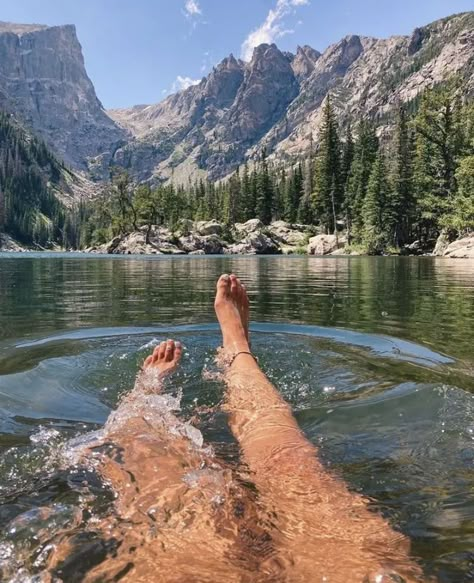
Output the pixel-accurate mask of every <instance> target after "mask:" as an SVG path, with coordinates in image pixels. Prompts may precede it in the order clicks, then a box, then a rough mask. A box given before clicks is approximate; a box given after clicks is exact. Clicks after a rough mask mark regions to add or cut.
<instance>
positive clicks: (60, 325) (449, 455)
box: [0, 256, 474, 583]
mask: <svg viewBox="0 0 474 583" xmlns="http://www.w3.org/2000/svg"><path fill="white" fill-rule="evenodd" d="M225 271H227V272H230V271H235V272H236V273H238V274H239V276H241V278H242V279H243V280H244V281H245V282H246V284H247V285H248V288H249V292H250V299H251V307H252V314H253V320H254V325H253V329H254V346H255V350H256V352H257V353H258V355H259V357H260V360H261V363H262V366H263V367H264V369H265V370H266V371H267V372H268V374H269V376H270V377H271V378H272V380H273V381H274V382H275V383H276V385H277V386H278V388H279V389H280V390H281V392H282V393H283V395H284V396H285V398H286V400H287V401H289V402H290V403H291V405H292V407H293V409H294V411H295V414H296V416H297V419H298V422H299V424H300V426H301V427H302V428H303V430H304V431H305V433H306V435H307V436H308V437H309V439H310V440H311V441H312V442H313V443H314V444H316V445H317V446H318V447H320V451H321V456H322V458H323V460H324V462H325V463H326V464H328V465H329V466H330V467H331V468H334V469H335V470H336V471H337V472H339V473H340V474H342V475H343V476H344V478H345V480H346V481H347V482H348V483H349V485H350V487H351V488H352V489H353V490H356V491H359V492H361V493H363V494H364V495H366V496H367V497H369V498H371V499H372V500H373V504H374V506H375V507H376V508H377V509H379V511H381V512H382V513H383V514H384V515H385V516H387V517H388V518H389V519H390V520H391V521H392V524H394V526H395V527H396V528H397V529H400V530H402V531H403V532H404V533H405V534H407V535H408V536H410V538H411V541H412V548H413V552H414V554H415V556H416V557H419V558H420V560H421V561H422V564H423V566H424V568H425V571H426V573H434V574H436V576H437V577H438V578H439V579H440V580H441V581H449V582H453V583H454V582H457V581H464V580H465V581H469V580H471V579H472V578H473V576H474V571H473V561H474V502H473V499H472V488H473V486H474V478H473V472H472V470H473V463H474V423H473V419H474V416H473V413H474V401H473V399H474V397H473V395H474V375H473V363H474V360H473V352H472V347H473V345H474V326H473V322H474V262H470V261H462V260H461V261H445V260H435V259H430V258H421V259H415V258H413V259H410V258H406V259H397V258H351V259H346V258H337V259H336V258H328V259H326V258H322V259H319V258H307V257H294V258H260V259H258V258H244V257H241V258H240V257H239V258H205V257H204V258H194V259H188V258H163V259H156V258H155V259H146V258H145V259H129V258H124V259H122V258H112V259H110V258H93V259H89V258H83V257H81V258H77V259H74V258H71V257H70V256H68V257H65V258H54V259H51V258H47V257H45V256H41V257H40V258H35V257H22V258H21V259H18V258H14V257H11V256H9V257H8V258H1V257H0V447H2V450H3V453H2V454H1V456H0V503H2V504H3V505H2V506H0V524H1V526H2V530H4V532H5V533H10V534H7V535H4V537H3V542H0V573H1V572H2V569H4V568H5V567H4V565H6V564H8V565H9V572H12V569H13V570H15V569H17V568H18V569H20V568H21V566H22V565H25V564H27V566H28V569H29V572H36V571H40V570H41V564H42V562H41V561H42V560H44V554H45V553H46V551H45V549H46V547H47V546H48V544H50V542H51V540H52V538H53V537H54V536H59V535H58V534H57V533H60V532H61V531H62V530H64V529H77V528H78V525H79V524H80V523H81V521H82V522H84V521H85V522H88V521H90V520H94V517H95V516H97V515H98V514H103V513H104V512H105V513H106V512H107V508H109V506H110V500H111V495H110V492H108V491H107V490H104V489H103V488H102V485H101V483H100V481H99V480H98V478H97V477H94V475H93V474H92V473H91V474H87V475H85V474H84V473H82V472H83V470H82V469H80V468H78V469H77V470H76V472H77V473H76V474H73V473H71V471H70V470H66V469H64V463H63V462H62V461H61V460H59V457H60V456H59V455H58V452H59V451H61V448H62V444H63V443H65V441H66V440H67V439H68V438H70V437H73V436H76V435H78V434H84V433H86V432H88V431H92V430H97V429H100V427H101V426H102V424H103V422H104V421H105V419H106V418H107V416H108V414H109V412H110V411H111V409H112V408H114V407H115V406H116V405H117V402H118V400H119V397H120V395H122V394H124V393H125V392H127V391H128V390H129V389H130V388H131V386H132V383H133V379H134V376H135V373H136V370H137V367H138V365H139V364H140V363H141V361H142V360H143V358H144V356H145V355H146V354H147V352H148V351H149V350H150V346H152V345H154V343H155V342H156V341H158V340H161V339H164V338H167V337H169V336H170V335H171V334H172V335H173V336H174V337H177V338H178V339H180V340H182V341H183V342H184V344H185V346H186V355H185V358H184V362H183V370H182V371H181V372H180V373H179V375H178V378H177V380H176V386H179V387H180V389H181V390H182V401H181V407H182V411H181V413H180V416H181V417H182V418H183V420H184V421H186V420H188V419H192V420H193V422H194V423H196V424H197V426H198V428H199V430H200V431H201V432H202V434H203V436H204V438H205V441H206V443H211V444H212V446H213V448H214V451H215V452H216V455H217V456H218V457H219V458H223V459H225V460H226V461H227V462H230V463H235V462H236V461H237V460H238V450H237V448H236V446H235V443H234V442H233V440H232V438H231V436H230V433H229V431H228V427H227V423H226V419H225V416H224V415H223V413H222V412H221V411H220V407H219V405H220V403H221V401H222V398H223V392H224V389H223V386H222V383H221V382H220V381H219V380H218V379H216V380H213V379H214V377H213V376H212V374H203V372H205V371H206V370H207V369H209V370H210V371H211V372H212V367H213V365H212V358H213V354H214V352H215V349H216V347H217V346H218V344H219V341H220V340H219V337H218V335H217V328H216V327H215V325H214V324H213V322H214V314H213V311H212V297H213V292H214V284H215V280H216V279H217V276H218V275H219V274H220V273H222V272H225ZM169 391H171V393H173V394H174V395H176V390H175V388H173V387H170V388H169ZM41 427H43V429H40V428H41ZM31 436H33V441H32V440H31ZM191 478H192V476H191ZM191 478H190V479H191ZM35 492H36V494H33V493H35ZM78 508H82V509H83V512H82V514H81V516H78V510H77V509H78ZM25 513H26V514H25ZM12 529H14V533H13V534H14V535H15V536H13V535H12V534H11V531H12ZM48 533H49V534H48ZM55 533H56V534H55ZM32 536H33V537H36V538H35V541H36V542H32V538H31V537H32ZM86 542H87V544H89V545H92V546H91V547H90V548H92V547H94V544H96V543H97V544H96V546H95V547H94V548H96V549H97V548H99V547H100V545H99V543H98V542H97V541H96V543H93V542H91V541H89V540H88V541H86ZM83 543H84V544H86V543H85V542H84V541H82V542H81V544H83ZM101 544H102V543H101ZM97 545H99V547H98V546H97ZM81 548H82V547H81ZM88 548H89V547H88ZM19 549H21V550H19ZM32 549H33V550H32ZM42 553H43V555H42ZM99 554H100V553H99ZM42 556H43V559H41V557H42ZM35 561H36V567H35V566H34V565H33V563H34V562H35ZM1 578H2V577H1V576H0V579H1Z"/></svg>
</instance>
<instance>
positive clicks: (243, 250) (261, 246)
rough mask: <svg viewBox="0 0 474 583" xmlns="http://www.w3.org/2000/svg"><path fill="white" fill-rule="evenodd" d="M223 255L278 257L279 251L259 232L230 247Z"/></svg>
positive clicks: (278, 248)
mask: <svg viewBox="0 0 474 583" xmlns="http://www.w3.org/2000/svg"><path fill="white" fill-rule="evenodd" d="M225 253H227V254H230V255H279V254H280V253H281V249H280V247H279V245H278V244H277V243H275V241H274V240H273V239H271V238H270V237H268V236H267V235H264V234H263V233H261V232H255V233H250V234H249V235H247V237H245V239H243V240H242V241H240V242H238V243H236V244H234V245H230V246H229V247H228V248H227V249H226V250H225Z"/></svg>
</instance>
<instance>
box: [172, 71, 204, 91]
mask: <svg viewBox="0 0 474 583" xmlns="http://www.w3.org/2000/svg"><path fill="white" fill-rule="evenodd" d="M200 82H201V79H191V77H182V76H181V75H178V76H177V77H176V79H175V81H174V82H173V85H172V86H171V93H176V92H177V91H183V90H184V89H187V88H188V87H191V86H192V85H198V84H199V83H200Z"/></svg>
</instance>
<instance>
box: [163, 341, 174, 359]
mask: <svg viewBox="0 0 474 583" xmlns="http://www.w3.org/2000/svg"><path fill="white" fill-rule="evenodd" d="M174 348H175V346H174V341H173V340H168V342H166V348H165V361H166V362H171V361H172V360H173V358H174Z"/></svg>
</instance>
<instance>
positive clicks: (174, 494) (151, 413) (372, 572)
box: [51, 275, 423, 583]
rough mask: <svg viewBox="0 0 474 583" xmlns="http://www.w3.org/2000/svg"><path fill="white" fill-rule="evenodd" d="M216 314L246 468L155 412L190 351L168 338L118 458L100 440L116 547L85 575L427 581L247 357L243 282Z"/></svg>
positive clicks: (229, 286) (119, 441)
mask: <svg viewBox="0 0 474 583" xmlns="http://www.w3.org/2000/svg"><path fill="white" fill-rule="evenodd" d="M215 311H216V315H217V318H218V321H219V324H220V327H221V330H222V337H223V352H222V354H221V359H222V362H223V364H224V366H225V373H224V379H225V382H226V384H227V394H226V405H225V408H226V410H227V412H228V414H229V424H230V427H231V430H232V432H233V434H234V436H235V438H236V439H237V441H238V443H239V446H240V448H241V453H242V468H241V470H239V472H240V473H239V472H237V473H236V472H235V471H234V469H233V468H232V469H231V468H229V467H227V466H226V465H225V464H224V463H223V462H221V461H220V460H218V459H217V458H215V457H214V456H213V455H212V454H211V453H209V452H208V451H206V450H205V449H203V448H199V447H194V446H193V445H192V444H191V443H190V440H189V438H188V436H186V435H185V434H184V433H183V432H182V431H181V430H182V429H183V423H182V422H181V421H180V420H179V419H178V418H177V417H175V416H174V415H173V414H172V413H171V412H170V411H167V412H165V414H163V412H162V410H161V409H159V408H157V409H156V410H155V407H157V406H158V405H159V401H157V400H156V399H159V398H160V390H161V383H162V381H163V379H164V378H165V377H166V376H167V375H169V374H171V373H172V372H173V370H175V369H176V367H177V366H179V361H180V358H181V355H182V347H181V345H180V344H179V343H178V342H174V341H173V340H168V341H166V342H162V343H161V344H160V345H159V346H157V347H156V348H155V349H154V351H153V353H152V354H151V355H150V356H149V357H148V358H147V359H146V360H145V362H144V365H143V369H142V371H141V373H140V374H139V376H138V378H137V382H136V385H135V388H134V390H133V391H132V392H131V393H130V394H129V395H128V396H127V397H126V398H125V399H124V400H123V401H122V403H121V404H120V406H119V408H118V409H117V411H116V412H114V413H113V414H112V415H111V416H110V418H109V420H108V421H107V423H106V425H105V436H106V437H105V438H104V442H105V444H108V445H109V450H107V451H106V452H105V453H104V452H103V445H104V444H101V449H100V455H99V459H98V468H99V472H100V473H101V474H102V476H103V477H104V479H105V480H107V482H108V483H109V484H110V486H111V487H112V488H113V490H114V491H115V494H116V501H115V505H114V513H113V515H111V516H110V517H109V518H108V519H106V520H104V521H103V523H102V524H100V525H98V526H97V530H98V531H100V532H101V533H102V535H103V537H104V538H106V539H108V540H111V539H114V540H116V541H119V545H118V549H116V550H115V551H114V556H113V557H109V558H107V559H106V560H104V561H102V562H101V563H100V564H99V565H97V566H96V567H94V568H92V569H90V570H88V571H87V573H85V574H84V577H83V580H84V581H99V580H100V581H102V580H104V581H107V580H112V579H114V578H117V577H119V576H120V578H121V580H125V581H170V582H171V581H182V582H184V581H249V582H250V581H252V582H253V581H255V582H258V581H289V582H290V581H291V582H293V581H295V582H300V581H301V582H306V581H331V582H336V583H339V582H341V583H342V582H344V583H346V582H348V581H354V582H357V581H361V582H362V581H374V582H375V581H377V583H385V582H388V581H393V580H394V579H392V578H390V574H394V573H398V574H399V575H402V576H403V577H404V579H403V580H405V581H421V580H423V578H422V574H421V571H420V570H419V568H418V567H417V565H416V564H415V563H414V562H413V561H412V560H411V558H410V555H409V544H408V541H407V539H405V538H404V537H403V536H402V535H400V534H399V533H396V532H395V531H393V530H392V529H391V527H390V525H389V524H388V523H387V521H385V520H384V519H383V518H382V517H380V516H379V515H377V514H375V513H373V512H371V511H370V510H369V509H368V502H367V501H366V500H365V499H364V498H363V497H361V496H359V495H357V494H353V493H351V492H349V490H348V489H347V487H346V485H345V484H344V483H343V482H342V481H341V480H339V479H338V478H337V477H336V476H334V475H333V474H331V473H330V472H328V471H327V470H326V469H325V468H324V466H323V465H322V464H321V463H320V462H319V460H318V452H317V450H316V448H315V447H314V446H313V445H312V444H310V443H309V442H308V441H307V440H306V438H305V437H304V435H303V434H302V433H301V431H300V429H299V427H298V425H297V423H296V420H295V418H294V416H293V414H292V412H291V409H290V407H289V406H288V405H287V403H286V402H285V401H284V400H283V399H282V397H281V396H280V394H279V393H278V391H277V390H276V389H275V387H273V385H272V384H271V383H270V381H269V380H268V379H267V378H266V376H265V374H264V373H263V372H262V371H261V369H260V367H259V366H258V364H257V361H256V360H255V359H254V357H253V356H252V355H251V354H250V352H251V347H250V343H249V301H248V297H247V293H246V290H245V287H244V286H243V285H242V284H241V282H240V281H239V279H238V278H237V277H236V276H235V275H230V276H229V275H223V276H221V278H220V279H219V281H218V282H217V291H216V297H215ZM98 451H99V450H98V449H96V451H95V452H94V451H90V452H88V453H87V452H86V454H85V455H91V454H94V453H95V454H97V452H98ZM242 475H245V477H246V479H247V480H249V481H251V483H252V484H253V488H252V489H249V488H246V487H244V486H242ZM190 476H192V480H191V481H192V485H191V486H190ZM71 552H72V551H71V546H70V545H68V544H64V545H62V546H61V545H60V546H59V547H58V549H57V551H56V553H55V554H54V556H53V558H52V560H51V568H52V569H53V570H55V569H56V571H57V570H58V569H59V570H60V565H61V563H62V561H63V560H64V558H65V557H67V555H68V553H71ZM395 580H397V579H395Z"/></svg>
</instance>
